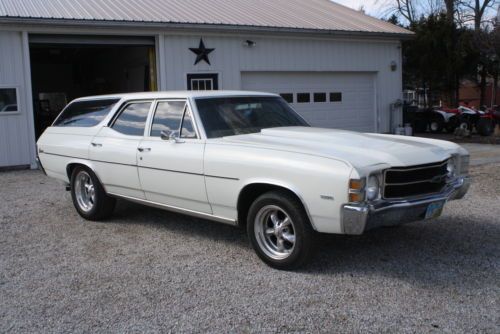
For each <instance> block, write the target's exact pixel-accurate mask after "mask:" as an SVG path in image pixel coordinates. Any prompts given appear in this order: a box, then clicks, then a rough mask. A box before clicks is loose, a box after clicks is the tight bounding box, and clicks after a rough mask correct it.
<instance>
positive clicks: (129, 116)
mask: <svg viewBox="0 0 500 334" xmlns="http://www.w3.org/2000/svg"><path fill="white" fill-rule="evenodd" d="M150 107H151V102H137V103H130V104H128V105H127V106H126V107H125V108H124V109H123V110H122V112H121V113H120V115H118V117H117V118H116V120H115V122H114V123H113V125H112V126H111V128H112V129H113V130H115V131H118V132H120V133H123V134H124V135H128V136H143V135H144V128H145V126H146V119H147V118H148V113H149V108H150Z"/></svg>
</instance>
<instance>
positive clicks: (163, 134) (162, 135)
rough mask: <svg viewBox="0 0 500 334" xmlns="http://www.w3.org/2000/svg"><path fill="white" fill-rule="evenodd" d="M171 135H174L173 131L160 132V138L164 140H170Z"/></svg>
mask: <svg viewBox="0 0 500 334" xmlns="http://www.w3.org/2000/svg"><path fill="white" fill-rule="evenodd" d="M171 135H172V132H170V131H165V130H161V132H160V138H161V139H162V140H170V136H171Z"/></svg>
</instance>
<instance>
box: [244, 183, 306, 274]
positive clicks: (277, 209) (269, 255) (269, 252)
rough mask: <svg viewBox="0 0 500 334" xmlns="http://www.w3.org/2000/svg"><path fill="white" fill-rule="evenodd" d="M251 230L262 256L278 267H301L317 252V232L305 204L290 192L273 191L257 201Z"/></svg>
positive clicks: (249, 221) (252, 209)
mask: <svg viewBox="0 0 500 334" xmlns="http://www.w3.org/2000/svg"><path fill="white" fill-rule="evenodd" d="M247 233H248V237H249V239H250V243H251V244H252V247H253V249H254V250H255V252H256V253H257V255H258V256H259V257H260V259H261V260H262V261H264V262H265V263H266V264H268V265H269V266H271V267H273V268H276V269H280V270H290V269H296V268H299V267H300V266H303V265H305V264H306V263H307V262H308V261H309V260H310V258H311V257H312V255H313V254H314V251H315V247H314V245H315V242H314V239H315V231H314V230H313V229H312V227H311V223H310V222H309V218H308V217H307V214H306V212H305V210H304V207H303V206H302V203H301V202H300V201H299V200H298V199H297V198H295V197H294V196H292V195H291V194H289V193H287V192H286V191H271V192H268V193H265V194H263V195H261V196H260V197H258V198H257V199H256V200H255V201H254V202H253V204H252V205H251V206H250V210H249V212H248V217H247Z"/></svg>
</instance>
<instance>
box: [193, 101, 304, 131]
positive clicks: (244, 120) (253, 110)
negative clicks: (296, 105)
mask: <svg viewBox="0 0 500 334" xmlns="http://www.w3.org/2000/svg"><path fill="white" fill-rule="evenodd" d="M196 105H197V107H198V113H199V115H200V118H201V121H202V123H203V126H204V128H205V132H206V134H207V137H208V138H218V137H224V136H234V135H240V134H248V133H257V132H260V130H262V129H266V128H275V127H283V126H309V125H308V124H307V123H306V122H305V121H304V120H303V119H302V118H300V116H299V115H297V114H296V113H295V111H293V109H292V108H291V107H290V106H289V105H288V103H286V102H285V100H283V99H282V98H281V97H274V96H248V97H225V98H224V97H222V98H220V97H219V98H198V99H196Z"/></svg>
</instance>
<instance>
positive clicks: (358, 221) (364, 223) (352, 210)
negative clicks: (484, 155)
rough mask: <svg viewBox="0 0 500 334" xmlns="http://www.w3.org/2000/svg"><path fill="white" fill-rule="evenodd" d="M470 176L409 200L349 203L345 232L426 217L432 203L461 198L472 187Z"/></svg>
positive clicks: (365, 229) (343, 213)
mask: <svg viewBox="0 0 500 334" xmlns="http://www.w3.org/2000/svg"><path fill="white" fill-rule="evenodd" d="M469 186H470V179H469V177H468V176H461V177H458V178H457V179H456V180H454V181H453V182H452V183H450V184H448V185H447V186H446V187H445V189H443V191H442V192H440V193H438V194H433V195H429V196H426V197H420V198H415V199H407V200H395V201H388V200H381V201H378V202H376V203H373V204H359V205H355V204H347V205H344V206H343V207H342V228H343V232H344V233H345V234H362V233H363V232H365V231H367V230H370V229H372V228H376V227H379V226H394V225H400V224H404V223H410V222H414V221H418V220H423V219H425V214H426V211H427V207H428V206H429V204H430V203H436V202H447V201H450V200H454V199H460V198H462V197H464V196H465V194H466V193H467V191H468V190H469Z"/></svg>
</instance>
